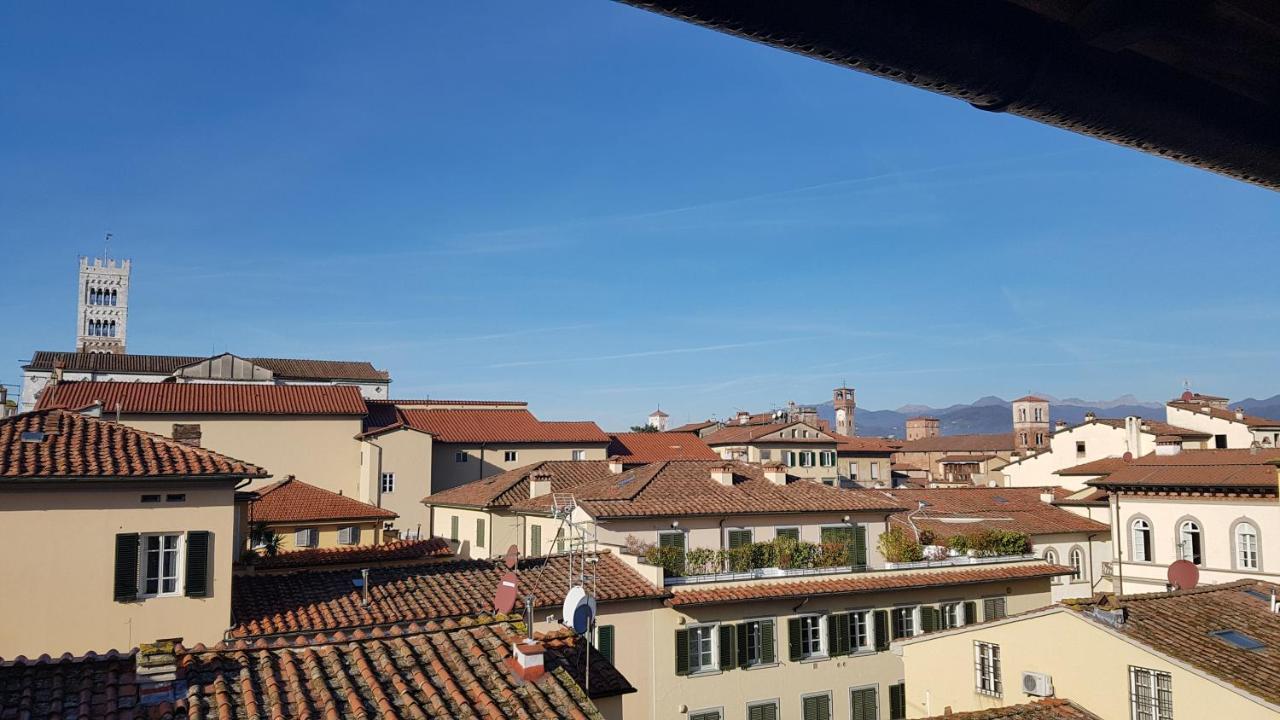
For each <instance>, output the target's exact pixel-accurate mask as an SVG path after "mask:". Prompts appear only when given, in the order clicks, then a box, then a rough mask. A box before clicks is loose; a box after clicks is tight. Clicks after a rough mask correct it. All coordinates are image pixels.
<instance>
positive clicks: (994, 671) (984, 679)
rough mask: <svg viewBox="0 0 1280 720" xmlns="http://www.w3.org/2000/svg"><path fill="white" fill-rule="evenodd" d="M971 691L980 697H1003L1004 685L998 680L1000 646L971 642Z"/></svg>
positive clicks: (979, 641) (978, 641) (980, 641)
mask: <svg viewBox="0 0 1280 720" xmlns="http://www.w3.org/2000/svg"><path fill="white" fill-rule="evenodd" d="M973 689H974V691H975V692H977V693H978V694H980V695H990V696H991V697H1003V696H1004V683H1003V681H1002V680H1001V678H1000V646H999V645H997V644H995V643H990V642H983V641H982V640H974V641H973Z"/></svg>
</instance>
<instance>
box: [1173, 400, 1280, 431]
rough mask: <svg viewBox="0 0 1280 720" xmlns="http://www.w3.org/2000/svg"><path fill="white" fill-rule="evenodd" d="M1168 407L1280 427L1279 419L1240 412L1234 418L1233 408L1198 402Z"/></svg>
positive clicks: (1175, 403)
mask: <svg viewBox="0 0 1280 720" xmlns="http://www.w3.org/2000/svg"><path fill="white" fill-rule="evenodd" d="M1169 407H1175V408H1178V409H1179V410H1186V411H1187V412H1193V413H1204V414H1206V415H1209V416H1210V417H1214V418H1217V419H1219V420H1230V421H1231V422H1240V423H1244V424H1245V425H1247V426H1249V427H1267V428H1272V427H1280V420H1275V419H1272V418H1264V417H1259V416H1257V415H1249V414H1247V413H1241V415H1242V417H1241V418H1240V419H1236V411H1235V410H1224V409H1222V408H1217V407H1211V406H1208V405H1201V404H1199V403H1185V402H1171V403H1169ZM1205 408H1208V412H1206V411H1205Z"/></svg>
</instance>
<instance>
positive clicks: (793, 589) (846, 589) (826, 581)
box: [667, 562, 1072, 607]
mask: <svg viewBox="0 0 1280 720" xmlns="http://www.w3.org/2000/svg"><path fill="white" fill-rule="evenodd" d="M1071 572H1072V570H1071V568H1067V567H1062V566H1061V565H1050V564H1048V563H1044V562H1029V563H1017V564H1008V565H982V566H975V567H969V568H957V569H953V570H929V571H921V572H909V571H904V570H895V571H892V572H889V573H886V574H882V575H865V574H853V575H835V576H829V577H826V578H822V579H814V580H792V581H783V582H763V581H761V582H752V583H749V584H744V585H734V586H728V587H724V586H721V587H708V588H694V587H691V588H690V589H688V590H676V591H675V592H674V593H673V594H672V597H671V598H670V599H669V600H667V605H670V606H672V607H685V606H690V605H719V604H721V603H736V602H748V601H753V600H776V599H781V598H805V597H812V596H815V595H855V594H860V593H878V592H885V591H889V590H911V589H915V588H924V587H940V586H953V585H972V584H976V583H984V582H1002V581H1005V580H1025V579H1031V578H1048V577H1054V576H1057V575H1068V574H1070V573H1071Z"/></svg>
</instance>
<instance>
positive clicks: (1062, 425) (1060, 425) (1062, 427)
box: [1053, 420, 1067, 432]
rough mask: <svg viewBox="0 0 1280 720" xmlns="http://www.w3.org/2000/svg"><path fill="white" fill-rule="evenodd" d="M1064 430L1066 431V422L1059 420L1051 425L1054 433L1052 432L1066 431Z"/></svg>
mask: <svg viewBox="0 0 1280 720" xmlns="http://www.w3.org/2000/svg"><path fill="white" fill-rule="evenodd" d="M1066 429H1067V421H1066V420H1059V421H1058V422H1056V423H1054V424H1053V431H1054V432H1062V431H1063V430H1066Z"/></svg>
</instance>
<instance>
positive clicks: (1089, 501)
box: [1053, 488, 1108, 506]
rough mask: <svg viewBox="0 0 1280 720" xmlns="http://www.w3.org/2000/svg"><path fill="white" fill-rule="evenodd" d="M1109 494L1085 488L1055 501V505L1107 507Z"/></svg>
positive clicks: (1097, 489)
mask: <svg viewBox="0 0 1280 720" xmlns="http://www.w3.org/2000/svg"><path fill="white" fill-rule="evenodd" d="M1107 497H1108V493H1107V491H1106V490H1102V489H1100V488H1085V489H1084V490H1080V491H1078V492H1076V493H1073V494H1071V495H1068V496H1066V497H1062V498H1058V499H1057V500H1054V501H1053V504H1054V505H1074V506H1088V505H1106V504H1107Z"/></svg>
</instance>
